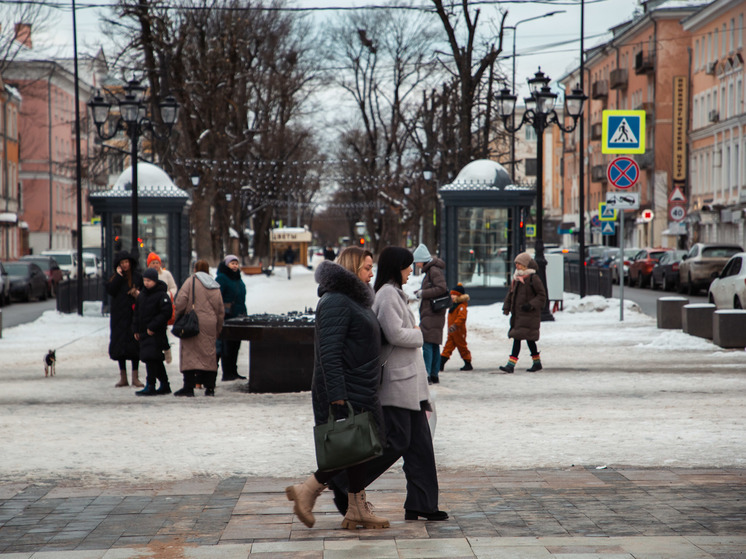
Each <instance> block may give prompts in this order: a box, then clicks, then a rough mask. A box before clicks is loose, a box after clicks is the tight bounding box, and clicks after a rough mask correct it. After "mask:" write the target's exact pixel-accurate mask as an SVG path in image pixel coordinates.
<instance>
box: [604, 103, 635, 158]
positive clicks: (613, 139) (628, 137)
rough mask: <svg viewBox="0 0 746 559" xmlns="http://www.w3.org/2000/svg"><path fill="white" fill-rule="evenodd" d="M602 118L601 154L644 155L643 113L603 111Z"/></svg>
mask: <svg viewBox="0 0 746 559" xmlns="http://www.w3.org/2000/svg"><path fill="white" fill-rule="evenodd" d="M602 118H603V120H602V124H601V131H602V142H601V153H623V154H630V153H645V111H603V115H602ZM638 171H639V169H638Z"/></svg>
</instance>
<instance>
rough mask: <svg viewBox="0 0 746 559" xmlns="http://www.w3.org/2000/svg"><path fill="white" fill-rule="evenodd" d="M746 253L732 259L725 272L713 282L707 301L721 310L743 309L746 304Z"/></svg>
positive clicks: (727, 263)
mask: <svg viewBox="0 0 746 559" xmlns="http://www.w3.org/2000/svg"><path fill="white" fill-rule="evenodd" d="M745 264H746V252H739V253H737V254H734V255H733V256H731V257H730V260H728V262H726V263H725V266H724V267H723V270H722V271H721V272H720V274H718V276H717V277H716V278H715V279H714V280H712V283H711V284H710V289H709V290H708V293H707V300H708V301H709V302H710V303H714V304H715V305H717V307H718V308H719V309H742V308H743V305H744V303H746V265H745Z"/></svg>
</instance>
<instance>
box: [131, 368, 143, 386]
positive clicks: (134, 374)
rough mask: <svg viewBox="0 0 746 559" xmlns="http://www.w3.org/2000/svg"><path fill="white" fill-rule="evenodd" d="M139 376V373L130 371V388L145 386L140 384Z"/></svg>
mask: <svg viewBox="0 0 746 559" xmlns="http://www.w3.org/2000/svg"><path fill="white" fill-rule="evenodd" d="M139 375H140V373H139V371H132V386H136V387H137V388H142V387H143V386H145V385H144V384H143V383H141V382H140V376H139Z"/></svg>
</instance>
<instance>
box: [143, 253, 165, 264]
mask: <svg viewBox="0 0 746 559" xmlns="http://www.w3.org/2000/svg"><path fill="white" fill-rule="evenodd" d="M153 260H157V261H158V262H161V257H160V256H158V255H157V254H156V253H155V252H151V253H150V254H148V260H147V264H146V265H147V266H150V263H151V262H152V261H153ZM161 263H162V262H161Z"/></svg>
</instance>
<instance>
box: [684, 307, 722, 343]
mask: <svg viewBox="0 0 746 559" xmlns="http://www.w3.org/2000/svg"><path fill="white" fill-rule="evenodd" d="M716 308H717V307H716V306H715V305H713V304H712V303H692V304H689V305H684V306H683V307H681V329H682V330H683V331H684V332H685V333H686V334H689V335H690V336H697V337H698V338H706V339H708V340H711V339H712V314H713V313H714V312H715V309H716Z"/></svg>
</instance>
